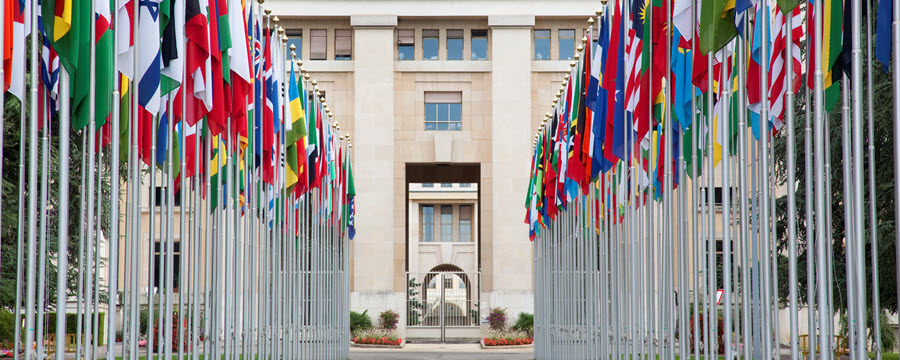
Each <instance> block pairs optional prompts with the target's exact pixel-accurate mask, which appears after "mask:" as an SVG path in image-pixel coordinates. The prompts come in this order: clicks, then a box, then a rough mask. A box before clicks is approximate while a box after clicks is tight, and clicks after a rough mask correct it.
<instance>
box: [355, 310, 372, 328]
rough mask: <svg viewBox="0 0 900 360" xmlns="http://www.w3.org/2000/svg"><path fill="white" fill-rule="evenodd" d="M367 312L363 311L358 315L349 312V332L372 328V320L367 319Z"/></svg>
mask: <svg viewBox="0 0 900 360" xmlns="http://www.w3.org/2000/svg"><path fill="white" fill-rule="evenodd" d="M368 313H369V310H366V311H363V312H362V313H358V312H356V311H351V312H350V332H351V333H352V332H354V331H356V330H360V329H371V328H372V319H370V318H369V314H368Z"/></svg>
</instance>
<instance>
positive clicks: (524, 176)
mask: <svg viewBox="0 0 900 360" xmlns="http://www.w3.org/2000/svg"><path fill="white" fill-rule="evenodd" d="M488 26H489V27H490V28H491V71H492V74H491V91H492V97H491V98H492V105H491V112H492V115H491V117H492V121H491V128H492V140H493V141H492V143H491V167H490V171H491V174H490V175H489V176H488V177H489V178H490V181H491V185H490V188H489V190H488V193H489V194H491V195H490V197H491V204H490V210H488V209H485V211H490V212H491V215H492V222H491V224H492V225H491V238H490V239H485V240H487V241H490V243H489V245H488V244H486V245H488V246H485V248H484V249H483V250H484V253H483V254H482V256H485V257H488V258H490V259H491V262H490V263H491V264H492V266H491V267H490V268H485V269H483V271H484V275H483V276H484V278H485V279H486V280H487V281H485V285H486V286H485V288H484V289H482V291H486V292H491V294H490V296H489V302H490V304H489V306H503V307H507V308H508V310H509V313H510V315H511V316H513V317H515V316H516V315H517V314H518V313H519V312H520V311H527V312H533V308H534V307H533V290H532V289H533V282H532V263H531V261H530V260H531V259H532V248H531V243H530V242H529V241H528V226H527V225H526V224H524V223H523V220H522V219H523V217H524V215H523V214H524V203H523V201H524V200H523V199H525V192H526V191H527V190H528V178H529V169H528V167H529V165H530V163H529V161H528V160H527V158H528V156H529V154H530V152H531V146H530V145H531V139H532V136H533V132H534V131H535V129H533V128H532V126H531V46H529V44H531V43H532V28H533V27H534V16H531V15H527V16H524V15H523V16H490V17H488ZM487 241H486V242H487ZM525 259H528V261H524V260H525ZM484 314H485V316H486V315H487V313H486V312H485V313H484Z"/></svg>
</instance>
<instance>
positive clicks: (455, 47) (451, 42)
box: [447, 30, 463, 60]
mask: <svg viewBox="0 0 900 360" xmlns="http://www.w3.org/2000/svg"><path fill="white" fill-rule="evenodd" d="M462 58H463V31H462V30H447V60H462Z"/></svg>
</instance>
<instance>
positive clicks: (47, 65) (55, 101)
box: [5, 1, 59, 117]
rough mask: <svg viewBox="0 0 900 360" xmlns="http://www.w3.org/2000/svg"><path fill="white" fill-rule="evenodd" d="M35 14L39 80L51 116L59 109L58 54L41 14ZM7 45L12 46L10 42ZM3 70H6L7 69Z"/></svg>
mask: <svg viewBox="0 0 900 360" xmlns="http://www.w3.org/2000/svg"><path fill="white" fill-rule="evenodd" d="M10 2H11V1H10ZM37 15H38V28H39V29H40V32H41V38H42V41H41V43H42V48H41V82H42V83H43V85H44V88H45V89H47V95H48V96H49V98H50V103H49V106H50V117H53V116H55V115H56V112H57V111H59V56H57V55H56V50H54V49H53V47H52V45H51V44H50V37H49V36H48V35H47V28H46V27H45V26H44V20H43V19H44V17H43V14H42V13H38V14H37ZM11 18H12V17H10V19H11ZM10 35H11V34H10ZM9 45H10V46H12V44H9ZM5 70H6V71H8V70H9V69H5ZM7 75H9V73H7Z"/></svg>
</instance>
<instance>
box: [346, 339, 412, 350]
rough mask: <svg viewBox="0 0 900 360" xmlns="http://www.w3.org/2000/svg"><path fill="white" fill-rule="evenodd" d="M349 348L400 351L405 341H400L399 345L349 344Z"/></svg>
mask: <svg viewBox="0 0 900 360" xmlns="http://www.w3.org/2000/svg"><path fill="white" fill-rule="evenodd" d="M350 346H352V347H358V348H369V349H402V348H403V347H404V346H406V341H401V342H400V345H376V344H357V343H355V342H350Z"/></svg>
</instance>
